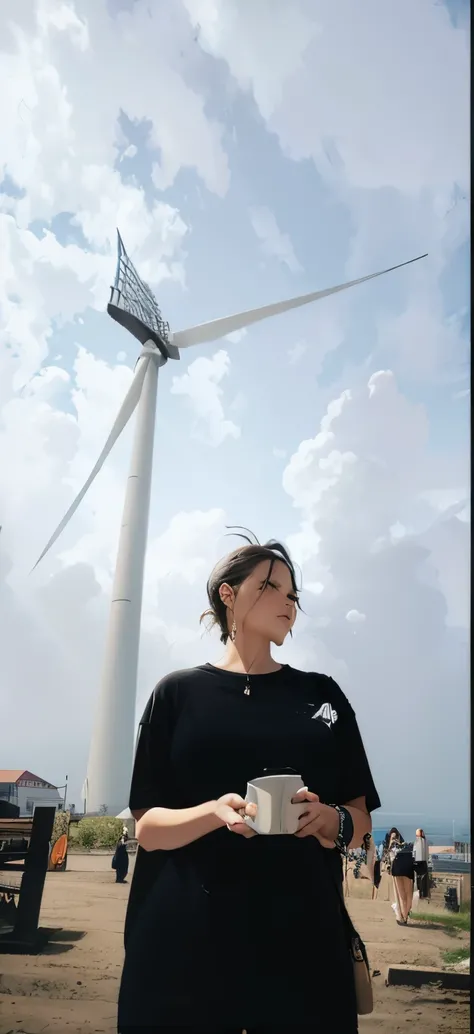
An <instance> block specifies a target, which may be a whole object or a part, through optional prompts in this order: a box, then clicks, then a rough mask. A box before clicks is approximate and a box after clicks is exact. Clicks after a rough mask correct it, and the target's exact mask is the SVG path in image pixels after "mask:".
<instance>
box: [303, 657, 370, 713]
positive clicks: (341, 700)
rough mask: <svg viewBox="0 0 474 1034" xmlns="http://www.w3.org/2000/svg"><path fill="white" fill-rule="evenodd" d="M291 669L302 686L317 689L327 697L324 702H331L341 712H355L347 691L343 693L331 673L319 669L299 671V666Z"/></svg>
mask: <svg viewBox="0 0 474 1034" xmlns="http://www.w3.org/2000/svg"><path fill="white" fill-rule="evenodd" d="M290 671H291V673H292V675H293V676H295V677H296V678H297V680H298V681H299V682H300V684H301V686H302V687H303V686H304V687H305V688H306V687H307V688H308V689H309V687H311V688H315V689H317V690H318V691H319V693H320V695H322V696H324V697H325V698H326V699H325V700H324V703H326V702H327V703H328V704H331V705H332V706H333V707H335V709H336V710H339V711H340V712H341V713H344V712H345V713H349V714H351V713H352V714H353V713H354V711H353V707H352V705H351V704H350V703H349V700H348V699H347V697H346V695H345V693H343V691H342V689H341V687H340V686H339V685H338V683H337V682H335V680H334V679H333V678H331V676H330V675H323V674H322V673H321V672H319V671H299V670H298V669H297V668H291V669H290Z"/></svg>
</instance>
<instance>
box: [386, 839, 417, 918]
mask: <svg viewBox="0 0 474 1034" xmlns="http://www.w3.org/2000/svg"><path fill="white" fill-rule="evenodd" d="M389 837H390V839H389V845H388V853H389V856H390V867H391V873H392V879H393V889H394V894H395V901H394V903H393V905H392V908H393V910H394V912H395V915H396V918H397V923H399V924H400V925H403V926H406V925H407V923H408V917H409V915H410V912H411V907H412V904H413V890H414V880H415V866H414V861H413V845H412V844H407V843H406V842H405V841H404V839H403V837H402V834H401V833H400V831H399V830H398V829H392V830H391V831H390V834H389Z"/></svg>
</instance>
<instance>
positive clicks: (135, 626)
mask: <svg viewBox="0 0 474 1034" xmlns="http://www.w3.org/2000/svg"><path fill="white" fill-rule="evenodd" d="M425 257H426V256H425V255H419V256H417V258H414V259H410V260H409V261H408V262H401V263H399V265H397V266H392V267H391V268H390V269H383V270H381V271H380V272H379V273H371V274H370V275H369V276H363V277H360V278H359V279H358V280H350V281H349V282H348V283H346V284H339V285H338V286H337V287H329V288H326V289H325V290H323V291H313V292H312V293H311V294H304V295H300V296H299V297H298V298H290V299H289V300H287V301H282V302H276V303H274V304H273V305H264V306H263V307H262V308H259V309H250V310H249V311H248V312H240V313H237V314H236V315H234V316H224V317H223V318H222V319H216V320H211V322H210V323H202V324H200V326H197V327H190V328H189V329H188V330H180V331H178V332H177V333H172V332H171V331H170V328H169V324H168V323H165V321H164V320H163V318H162V315H161V312H160V309H159V306H158V303H157V301H156V298H155V296H154V295H153V293H152V291H151V289H150V288H149V287H148V284H146V283H145V282H144V281H143V280H142V279H141V278H140V276H139V275H138V273H137V271H136V269H135V267H134V265H133V263H132V262H131V260H130V258H129V257H128V255H127V252H126V250H125V247H124V244H123V241H122V238H121V236H120V233H118V261H117V270H116V276H115V283H114V286H113V287H112V288H111V295H110V301H109V304H108V306H107V311H108V313H109V315H110V316H111V317H112V319H114V320H116V321H117V323H120V324H121V325H122V327H125V329H126V330H128V331H129V332H130V333H131V334H133V336H134V337H135V338H137V339H138V341H139V342H140V344H141V346H142V349H141V352H140V355H139V358H138V361H137V364H136V368H135V376H134V379H133V381H132V383H131V385H130V388H129V390H128V392H127V394H126V396H125V398H124V400H123V403H122V405H121V407H120V410H119V412H118V414H117V417H116V420H115V423H114V425H113V427H112V430H111V432H110V434H109V437H108V438H107V441H106V443H105V445H104V448H103V449H102V452H101V454H100V456H99V458H98V460H97V462H96V464H95V466H94V468H93V469H92V471H91V473H90V475H89V477H88V478H87V481H86V482H85V484H84V485H83V487H82V488H81V490H80V492H79V494H78V495H77V496H76V498H75V499H74V502H73V503H72V504H71V506H70V507H69V510H68V511H67V513H66V514H65V516H64V517H63V519H62V521H61V522H60V524H59V525H58V527H57V528H56V530H55V531H54V533H53V534H52V536H51V538H50V539H49V542H48V543H47V545H46V546H45V548H44V550H43V552H42V553H41V556H40V557H39V559H38V560H37V563H36V564H35V567H36V566H37V565H38V564H39V562H40V561H41V560H42V559H43V557H44V556H45V555H46V553H48V551H49V550H50V549H51V547H52V546H53V544H54V543H55V542H56V540H57V538H58V537H59V535H60V534H61V532H62V531H63V530H64V528H65V527H66V525H67V524H68V523H69V521H70V520H71V518H72V516H73V514H74V513H75V512H76V510H77V508H78V506H79V504H80V502H81V500H82V499H83V498H84V496H85V494H86V492H87V490H88V489H89V487H90V486H91V484H92V482H93V481H94V479H95V478H96V477H97V475H98V473H99V471H100V469H101V467H102V465H103V463H104V462H105V460H106V458H107V456H108V455H109V453H110V451H111V449H112V448H113V446H114V444H115V442H116V441H117V438H118V437H119V435H120V434H121V432H122V431H123V429H124V428H125V426H126V425H127V423H128V421H129V420H130V417H131V416H132V414H133V412H134V410H135V409H136V410H137V417H136V424H135V435H134V440H133V448H132V460H131V465H130V471H129V475H128V481H127V488H126V494H125V504H124V510H123V516H122V526H121V531H120V539H119V547H118V555H117V566H116V569H115V576H114V582H113V589H112V603H111V609H110V617H109V624H108V630H107V639H106V647H105V657H104V664H103V671H102V681H101V689H100V694H99V700H98V705H97V714H96V719H95V725H94V728H93V733H92V739H91V745H90V752H89V761H88V767H87V776H86V780H85V783H84V788H83V799H84V801H85V809H84V810H85V811H86V812H87V813H88V814H97V813H99V812H100V811H103V809H104V806H106V809H107V811H108V812H109V814H114V815H117V814H119V812H121V811H122V810H123V808H124V807H125V806H126V802H127V801H128V794H129V787H130V777H131V771H132V764H133V751H134V729H135V706H136V686H137V667H138V652H139V644H140V617H141V608H142V595H143V572H144V564H145V553H146V545H147V534H148V515H149V509H150V490H151V480H152V466H153V442H154V433H155V416H156V396H157V387H158V370H159V369H160V367H161V366H164V365H165V364H166V363H167V362H168V360H169V359H179V358H180V351H179V350H180V349H181V348H188V347H190V346H191V345H199V344H203V343H204V342H207V341H216V340H217V339H219V338H222V337H224V336H225V335H227V334H230V333H231V332H232V331H236V330H241V329H243V328H244V327H249V326H250V325H251V324H253V323H257V322H259V321H260V320H264V319H268V317H270V316H277V315H279V314H280V313H283V312H288V311H289V310H290V309H297V308H299V307H300V306H302V305H308V304H309V302H315V301H318V300H319V299H320V298H327V297H329V295H331V294H337V293H338V292H339V291H345V290H347V288H349V287H355V286H356V285H357V284H363V283H365V281H367V280H372V279H374V278H375V277H378V276H383V275H384V274H385V273H390V272H392V270H395V269H400V268H401V267H402V266H407V265H410V263H412V262H418V261H419V259H421V258H425Z"/></svg>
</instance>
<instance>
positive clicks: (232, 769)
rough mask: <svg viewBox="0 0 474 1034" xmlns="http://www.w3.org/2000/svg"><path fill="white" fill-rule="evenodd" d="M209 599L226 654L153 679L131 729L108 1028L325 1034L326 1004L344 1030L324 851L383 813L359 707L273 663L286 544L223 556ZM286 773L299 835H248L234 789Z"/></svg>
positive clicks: (352, 1028)
mask: <svg viewBox="0 0 474 1034" xmlns="http://www.w3.org/2000/svg"><path fill="white" fill-rule="evenodd" d="M247 541H248V540H247ZM207 592H208V598H209V605H210V610H209V611H208V612H207V613H208V614H209V616H210V618H211V619H212V621H213V622H214V623H216V624H217V625H218V627H219V630H220V633H221V641H222V642H223V643H224V644H225V652H224V655H223V657H221V659H220V660H219V661H218V662H217V664H203V665H200V666H198V667H196V668H191V669H188V670H186V671H181V672H175V673H174V674H172V675H169V676H167V677H166V678H164V679H163V680H162V681H161V682H160V683H159V684H158V686H157V688H156V689H155V691H154V693H153V694H152V696H151V698H150V700H149V702H148V704H147V706H146V708H145V713H144V715H143V718H142V721H141V726H140V733H139V738H138V744H137V752H136V758H135V766H134V773H133V779H132V788H131V795H130V810H131V811H132V813H133V815H134V817H135V819H136V821H137V827H136V836H137V840H138V843H139V850H138V855H137V861H136V868H135V873H134V877H133V882H132V891H131V897H130V903H129V909H128V914H127V921H126V956H125V964H124V970H123V975H122V983H121V989H120V998H119V1026H118V1029H119V1031H120V1034H132V1032H133V1031H136V1032H138V1031H140V1030H142V1031H143V1028H148V1030H150V1031H151V1030H153V1031H161V1032H165V1031H175V1030H176V1027H182V1028H183V1029H187V1030H188V1031H189V1034H191V1032H197V1031H214V1032H215V1034H218V1032H228V1034H233V1032H234V1031H235V1032H237V1031H238V1032H239V1034H240V1031H241V1030H242V1028H246V1030H247V1031H248V1032H249V1034H251V1032H252V1031H254V1030H255V1029H256V1028H260V1027H261V1026H263V1027H265V1030H266V1031H267V1034H270V1032H271V1031H272V1030H273V1029H274V1027H278V1029H279V1030H281V1029H282V1027H285V1026H286V1027H287V1028H288V1029H289V1030H291V1031H297V1030H298V1029H300V1030H306V1031H308V1032H309V1031H323V1030H326V1029H327V1026H326V1022H327V1013H328V1009H329V1010H330V1011H331V1012H333V1015H334V1023H333V1029H334V1030H337V1031H338V1032H339V1031H344V1034H355V1032H356V1031H357V1015H356V1002H355V993H354V980H353V964H352V958H351V956H350V954H349V950H348V943H347V936H346V932H345V926H344V922H343V916H342V910H341V903H340V894H341V890H342V865H341V853H340V851H339V850H338V849H336V848H335V843H336V841H337V844H338V847H339V848H344V847H345V846H349V843H354V844H360V842H361V840H362V837H363V836H364V834H365V833H366V832H368V831H369V830H370V829H371V818H370V814H369V812H370V811H371V810H372V809H374V808H378V807H380V801H379V798H378V795H377V791H376V789H375V787H374V783H373V780H372V776H371V773H370V769H369V765H368V762H367V758H366V755H365V751H364V747H363V744H362V740H361V737H360V733H359V730H358V727H357V722H356V718H355V715H354V712H353V710H352V708H351V706H350V704H349V703H348V701H347V699H346V697H345V696H344V694H343V693H342V691H341V690H340V689H339V687H338V686H337V685H336V683H335V682H333V680H332V679H331V678H329V677H327V676H325V675H318V674H314V673H306V672H301V671H297V670H296V669H294V668H291V667H289V666H288V665H282V664H279V663H278V662H277V661H275V660H274V659H273V657H272V655H271V652H270V646H271V643H274V644H275V645H276V646H281V645H282V644H283V642H284V640H285V638H286V636H287V635H288V634H289V633H290V632H291V630H292V628H293V625H294V622H295V618H296V612H297V607H298V591H297V588H296V579H295V572H294V568H293V565H292V562H291V560H290V557H289V555H288V553H287V552H286V550H285V548H284V547H283V546H281V545H279V544H278V543H276V542H269V543H267V544H266V545H264V546H261V545H259V544H253V543H250V544H249V545H245V546H243V547H241V548H240V549H237V550H235V551H234V552H233V553H231V554H230V555H229V556H227V557H225V559H224V560H222V561H221V562H220V563H219V564H217V566H216V567H215V568H214V570H213V572H212V574H211V576H210V578H209V581H208V585H207ZM203 616H204V615H203ZM288 768H290V769H293V770H294V771H295V772H297V773H298V774H301V776H302V778H303V780H304V781H305V785H307V786H308V787H309V789H308V790H304V791H300V792H299V794H298V795H297V797H296V798H294V800H295V803H298V802H301V814H300V819H299V826H298V830H297V832H296V833H295V834H294V835H287V836H259V835H258V834H255V832H254V830H253V829H252V828H251V827H250V825H249V823H248V821H247V818H248V817H250V816H252V815H253V814H255V811H254V809H253V806H251V805H248V804H246V802H245V800H244V796H245V793H246V786H247V782H248V781H251V780H252V779H254V778H257V777H258V776H261V775H263V774H264V773H265V770H269V769H271V770H273V771H275V770H276V771H282V770H284V769H288ZM334 805H340V806H344V807H343V808H342V807H341V809H340V811H337V810H336V807H334ZM342 992H343V993H342Z"/></svg>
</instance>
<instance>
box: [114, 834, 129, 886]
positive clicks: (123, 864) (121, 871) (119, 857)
mask: <svg viewBox="0 0 474 1034" xmlns="http://www.w3.org/2000/svg"><path fill="white" fill-rule="evenodd" d="M127 841H128V833H127V831H126V830H124V832H123V833H122V836H121V837H120V839H119V840H118V841H117V845H116V848H115V854H114V858H113V862H114V863H115V864H114V865H113V868H114V869H115V882H116V883H125V880H126V878H127V874H128V851H127Z"/></svg>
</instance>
